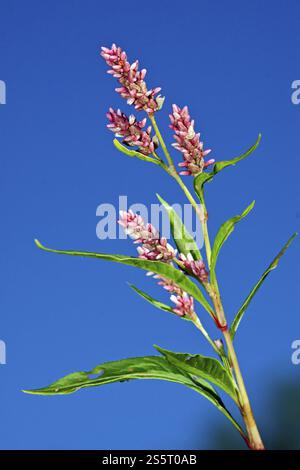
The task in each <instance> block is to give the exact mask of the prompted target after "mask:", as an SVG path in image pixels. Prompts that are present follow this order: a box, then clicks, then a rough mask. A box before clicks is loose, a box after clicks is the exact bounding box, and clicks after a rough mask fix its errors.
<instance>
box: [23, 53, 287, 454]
mask: <svg viewBox="0 0 300 470" xmlns="http://www.w3.org/2000/svg"><path fill="white" fill-rule="evenodd" d="M101 56H102V58H103V59H104V60H105V62H106V64H107V65H108V66H109V70H108V73H109V74H111V75H112V76H113V77H114V78H115V79H116V80H117V82H118V86H117V88H116V91H117V92H118V93H119V94H120V95H121V97H122V98H125V100H126V101H127V104H128V105H130V106H132V107H134V108H135V110H136V113H137V115H134V114H129V115H127V114H126V113H125V112H123V111H121V110H120V109H117V110H115V109H112V108H109V111H108V112H107V119H108V124H107V127H108V129H109V130H110V131H111V132H113V134H114V136H115V137H114V140H113V143H114V145H115V146H116V148H117V149H118V150H119V151H120V152H123V153H124V154H126V155H128V156H130V157H134V158H137V159H140V160H142V161H143V162H145V163H150V164H154V165H155V167H153V171H154V172H155V171H157V169H161V170H163V171H164V172H165V173H166V174H167V175H169V176H170V178H171V180H172V181H174V182H175V183H176V184H178V185H179V187H180V188H181V190H182V191H183V193H184V195H185V196H186V198H187V199H188V201H189V203H190V204H191V205H192V206H193V208H194V210H195V212H196V215H197V217H199V219H200V222H201V227H202V231H203V238H204V247H203V250H202V248H201V249H200V247H199V246H198V245H197V244H196V242H195V240H194V238H193V237H192V236H191V235H190V233H189V232H188V230H187V229H186V227H185V226H184V224H183V221H182V220H181V218H180V217H179V216H178V214H177V213H176V212H175V210H174V209H173V207H172V206H171V205H169V204H168V203H167V202H166V201H165V200H164V199H163V198H162V197H160V196H158V199H159V201H160V203H161V204H162V205H163V206H164V208H165V210H166V212H167V214H168V216H169V220H170V227H171V233H172V238H173V242H172V243H173V244H172V243H171V242H169V241H168V240H167V239H166V238H164V237H163V236H162V235H161V234H160V232H159V231H158V229H157V228H156V227H154V226H153V225H152V224H150V223H146V221H144V220H143V218H142V217H141V216H140V215H139V214H136V213H134V212H132V211H130V210H129V211H128V212H121V213H120V220H119V224H120V225H121V226H122V227H123V229H124V230H125V232H126V233H127V234H128V235H129V237H130V238H131V239H132V240H133V243H135V244H136V246H137V256H136V257H130V256H125V255H114V254H111V255H109V254H102V253H93V252H85V251H65V250H56V249H51V248H46V247H45V246H43V245H42V244H41V243H40V242H39V241H37V240H36V244H37V246H38V247H39V248H41V249H42V250H45V251H48V252H52V253H59V254H64V255H71V256H80V257H90V258H97V259H99V260H107V261H113V262H117V263H122V264H126V265H129V266H135V267H137V268H141V269H143V270H146V271H147V272H148V274H150V276H149V278H148V279H149V282H151V279H155V280H156V282H158V284H159V285H160V286H161V288H162V289H165V291H167V292H168V293H169V294H170V303H169V304H165V303H163V302H161V301H160V300H157V299H154V298H153V297H151V296H150V295H148V294H147V293H145V292H143V291H142V290H140V289H139V288H137V287H135V286H131V287H132V288H133V290H134V291H135V292H136V293H137V294H139V295H140V296H141V297H143V298H144V299H145V300H146V301H148V302H150V303H151V304H152V305H153V306H154V307H156V308H158V309H161V310H163V311H165V312H169V313H172V314H174V315H176V316H177V317H178V318H181V319H183V320H186V321H188V322H190V324H192V325H194V326H195V327H196V328H197V329H198V330H199V332H200V333H201V334H202V335H203V336H204V338H205V340H206V341H207V342H208V343H209V345H210V347H211V349H212V354H213V357H206V356H203V355H200V354H190V353H178V352H172V351H168V350H166V349H163V348H161V347H158V346H155V349H156V351H157V352H158V353H159V355H153V356H145V357H134V358H128V359H122V360H119V361H114V362H106V363H104V364H100V365H98V366H96V367H95V368H93V369H92V370H91V371H89V372H76V373H72V374H70V375H67V376H65V377H63V378H61V379H59V380H57V381H56V382H54V383H52V384H51V385H50V386H48V387H45V388H39V389H35V390H26V392H27V393H32V394H38V395H58V394H67V393H72V392H76V391H77V390H79V389H81V388H85V387H95V386H100V385H104V384H107V383H112V382H118V381H124V380H131V379H158V380H166V381H169V382H177V383H180V384H182V385H185V386H186V387H189V388H190V389H192V390H194V391H195V392H197V393H199V394H200V395H202V396H204V397H205V398H207V399H208V400H209V401H210V402H211V403H213V404H214V405H215V406H216V407H217V408H218V409H219V410H220V411H221V412H222V413H223V415H225V416H226V417H227V418H228V419H229V421H230V422H231V423H232V425H233V426H234V427H235V428H236V429H237V431H238V432H239V433H240V435H241V437H242V438H243V439H244V440H245V442H246V444H247V445H248V447H249V448H250V449H256V450H258V449H264V444H263V441H262V438H261V435H260V432H259V430H258V427H257V424H256V421H255V418H254V415H253V411H252V408H251V405H250V401H249V397H248V393H247V390H246V387H245V383H244V379H243V376H242V372H241V369H240V366H239V361H238V358H237V354H236V351H235V347H234V340H235V335H236V332H237V329H238V327H239V325H240V322H241V320H242V318H243V316H244V314H245V312H246V310H247V308H248V306H249V304H250V302H251V300H252V299H253V297H254V295H255V293H256V292H257V291H258V289H259V288H260V286H261V284H262V283H263V282H264V280H265V279H266V277H267V276H268V274H269V273H270V272H271V271H272V270H273V269H275V268H276V267H277V265H278V262H279V259H280V258H281V256H282V255H283V254H284V252H285V250H286V249H287V248H288V246H289V245H290V244H291V242H292V240H293V239H294V237H295V235H296V234H294V235H293V236H292V237H291V238H290V239H289V240H288V241H287V243H286V244H285V245H284V247H283V248H282V250H281V251H280V252H279V253H278V254H277V256H276V257H275V258H274V259H273V261H272V262H271V264H270V265H269V266H268V267H267V269H266V271H265V272H264V273H263V274H262V276H261V278H260V279H259V280H258V282H257V283H256V284H255V285H254V287H253V288H252V290H251V291H250V293H249V295H248V296H247V297H246V299H245V300H244V302H243V304H242V306H241V307H240V309H239V310H238V312H237V313H236V315H235V316H234V317H233V318H231V319H230V321H229V318H228V317H227V314H226V313H225V311H224V308H223V304H222V297H221V294H220V289H219V283H218V278H217V273H216V265H217V260H218V255H219V252H220V250H221V248H222V245H223V244H224V242H225V241H226V239H227V238H228V237H229V235H230V234H231V232H232V231H233V230H234V228H235V225H236V224H237V223H238V222H240V221H241V220H242V219H243V218H244V217H246V216H247V215H248V214H249V212H250V211H251V210H252V209H253V206H254V202H252V203H251V204H250V205H249V206H248V207H246V209H245V210H244V211H243V212H241V214H239V215H236V216H235V217H232V218H231V219H229V220H227V221H226V222H225V223H223V225H222V226H221V227H220V229H219V231H218V233H217V235H216V237H215V240H214V242H213V243H212V244H211V240H210V237H209V231H208V212H207V208H206V203H205V197H204V193H205V186H206V184H207V183H208V182H210V181H212V180H213V179H214V178H215V176H216V175H217V174H218V173H220V172H221V171H222V170H224V169H225V168H227V167H232V166H233V165H235V164H237V163H238V162H240V161H242V160H243V159H244V158H246V157H247V156H249V155H250V154H251V153H252V152H253V151H254V150H255V149H256V147H257V146H258V144H259V142H260V138H261V137H260V135H259V136H258V138H257V140H256V142H255V144H254V145H253V146H252V147H250V148H249V149H248V150H247V151H246V152H245V153H243V154H242V155H240V156H238V157H236V158H233V159H232V160H225V161H223V160H222V161H217V162H215V160H214V159H211V158H208V155H209V154H210V152H211V150H210V149H208V148H206V147H205V146H204V144H203V141H202V140H201V137H200V133H199V132H197V131H196V130H195V122H194V120H193V119H192V118H191V117H190V114H189V110H188V107H187V106H184V107H180V106H178V105H177V104H174V105H173V107H172V110H171V113H170V116H169V117H170V128H171V130H172V131H173V134H174V143H173V147H174V149H175V150H176V151H178V152H180V154H181V160H180V162H179V163H178V167H177V165H176V164H175V163H174V158H175V155H174V158H173V155H172V152H170V149H168V148H167V145H166V143H165V140H164V138H163V136H162V134H161V132H160V130H159V127H158V124H157V121H156V116H157V113H158V112H159V111H160V110H161V108H162V106H163V103H164V98H163V97H162V96H161V95H159V92H160V90H161V89H160V87H155V88H151V89H149V88H148V87H147V84H146V82H145V77H146V70H145V69H141V70H140V69H139V62H138V61H137V60H136V61H135V62H133V63H130V62H129V61H128V59H127V55H126V53H125V52H124V51H123V50H122V49H121V48H120V47H118V46H116V45H115V44H113V45H112V46H111V48H107V47H102V50H101ZM148 120H149V123H147V121H148ZM176 155H178V153H176ZM185 182H187V184H186V183H185ZM190 183H192V185H193V191H191V190H190V189H189V186H192V185H190ZM201 250H202V251H201ZM152 282H153V281H152ZM205 315H209V317H210V318H211V320H212V322H213V324H214V326H215V331H216V333H215V336H214V338H213V337H211V336H210V335H209V333H208V332H207V330H206V329H205V328H204V326H203V322H202V319H203V318H204V316H205ZM215 338H217V339H215ZM215 387H217V388H218V389H220V390H221V392H222V393H223V395H225V396H227V399H230V400H232V401H233V403H234V405H235V406H236V408H237V411H238V412H240V414H241V418H240V420H238V416H235V417H234V416H233V414H231V413H230V412H229V411H228V408H227V407H226V405H225V403H224V401H223V399H222V398H221V396H220V394H219V393H220V392H219V391H217V390H216V388H215Z"/></svg>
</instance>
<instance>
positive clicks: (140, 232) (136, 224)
mask: <svg viewBox="0 0 300 470" xmlns="http://www.w3.org/2000/svg"><path fill="white" fill-rule="evenodd" d="M120 216H121V219H120V220H119V224H120V225H122V227H124V228H125V232H126V233H127V234H128V235H129V236H130V237H131V238H133V239H134V240H135V243H141V246H139V247H138V248H137V251H138V254H139V257H140V258H143V259H147V260H149V261H166V262H168V261H172V259H174V258H175V256H176V251H175V250H174V248H173V247H172V246H171V245H170V244H169V243H168V242H167V239H166V238H164V237H161V236H160V233H159V232H158V231H157V230H156V228H155V227H153V225H152V224H145V222H144V220H143V218H142V217H141V216H140V215H138V214H134V212H132V211H131V210H129V211H128V212H125V211H120Z"/></svg>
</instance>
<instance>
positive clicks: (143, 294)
mask: <svg viewBox="0 0 300 470" xmlns="http://www.w3.org/2000/svg"><path fill="white" fill-rule="evenodd" d="M129 286H130V287H131V289H133V290H134V291H135V292H136V293H137V294H138V295H140V296H141V297H142V298H143V299H145V300H147V302H149V303H150V304H152V305H154V307H156V308H159V309H160V310H164V311H165V312H168V313H172V314H173V315H175V316H176V317H177V318H182V319H183V320H187V321H191V319H190V318H189V317H188V316H187V315H185V316H184V317H179V316H178V315H176V313H175V312H174V310H173V309H172V308H171V307H169V305H167V304H164V303H163V302H160V301H159V300H155V299H154V298H153V297H151V296H150V295H149V294H146V292H144V291H142V290H141V289H139V288H138V287H136V286H134V285H133V284H129Z"/></svg>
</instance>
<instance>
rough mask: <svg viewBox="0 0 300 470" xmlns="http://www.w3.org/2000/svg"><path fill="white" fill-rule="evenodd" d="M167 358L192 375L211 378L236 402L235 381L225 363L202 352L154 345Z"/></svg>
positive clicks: (205, 378) (210, 379)
mask: <svg viewBox="0 0 300 470" xmlns="http://www.w3.org/2000/svg"><path fill="white" fill-rule="evenodd" d="M154 347H155V348H156V349H157V351H158V352H160V353H161V354H162V355H163V356H164V357H166V359H167V360H168V361H169V362H170V363H171V364H173V365H174V366H176V367H177V368H178V369H180V370H183V371H185V372H187V373H188V374H189V375H191V376H192V377H194V376H196V377H200V378H201V379H204V380H209V381H210V382H212V383H213V384H215V385H217V386H218V387H220V388H221V389H222V390H224V392H226V393H227V394H228V395H229V396H230V397H231V398H232V399H233V400H234V401H235V402H236V403H237V394H236V389H235V385H234V382H233V380H232V378H231V376H230V375H229V373H228V371H227V370H226V369H225V367H223V365H222V364H221V363H220V362H219V361H218V360H217V359H214V358H213V357H206V356H201V355H200V354H186V353H175V352H172V351H168V350H167V349H163V348H160V347H159V346H154Z"/></svg>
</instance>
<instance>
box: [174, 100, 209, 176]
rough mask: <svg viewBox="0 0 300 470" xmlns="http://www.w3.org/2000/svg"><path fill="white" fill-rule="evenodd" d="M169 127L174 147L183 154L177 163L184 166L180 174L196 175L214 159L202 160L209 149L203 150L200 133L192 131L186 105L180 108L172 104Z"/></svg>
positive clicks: (192, 126)
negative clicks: (172, 134)
mask: <svg viewBox="0 0 300 470" xmlns="http://www.w3.org/2000/svg"><path fill="white" fill-rule="evenodd" d="M170 121H171V125H170V128H171V129H173V130H174V131H175V135H174V139H175V140H176V143H175V144H172V145H173V147H174V148H176V149H177V150H179V151H180V152H181V153H182V154H183V158H184V161H183V162H181V163H179V166H180V167H183V168H186V169H185V170H184V171H181V172H180V174H181V175H193V176H195V175H197V174H198V173H202V171H203V170H204V169H205V168H206V167H207V166H209V165H211V164H212V163H214V161H215V160H213V159H211V160H208V161H207V162H205V161H204V158H205V157H206V155H208V154H209V153H210V152H211V150H210V149H208V150H203V142H200V133H198V134H196V133H195V131H194V121H193V120H191V118H190V115H189V110H188V107H187V106H185V107H184V108H182V109H180V108H179V106H177V105H176V104H173V113H172V114H170Z"/></svg>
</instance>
